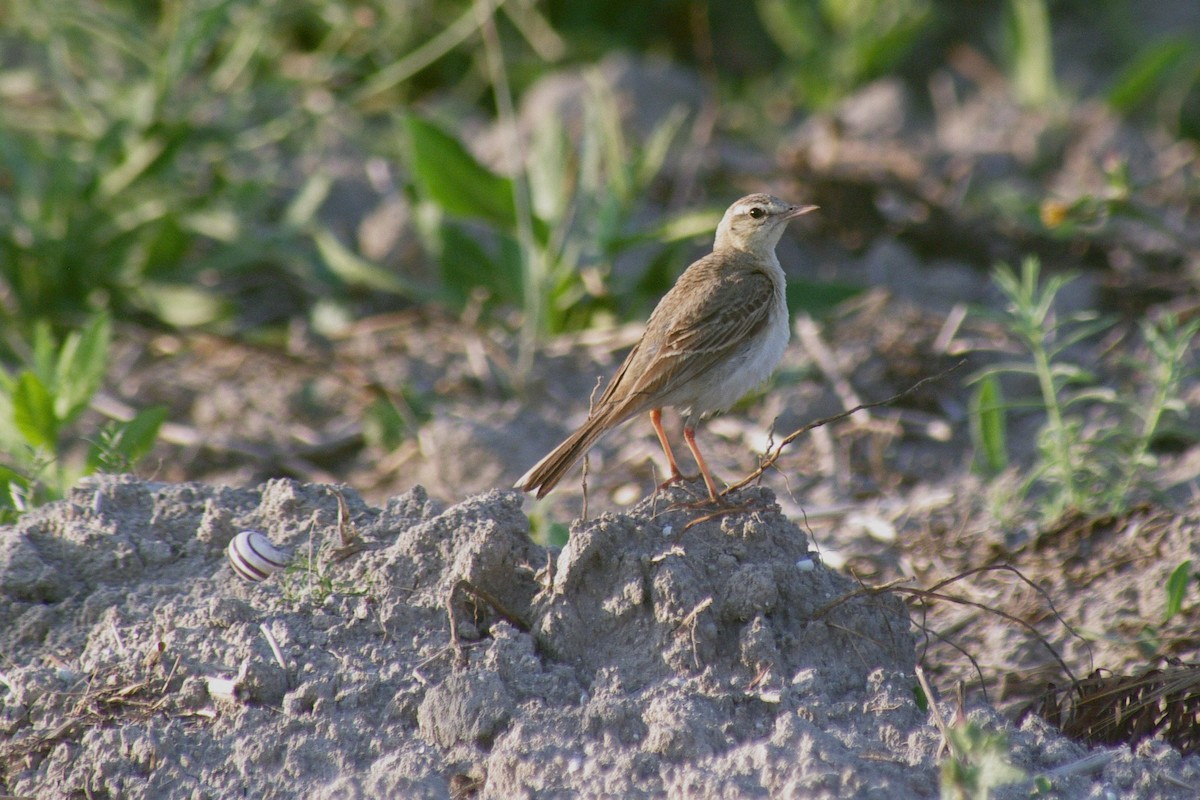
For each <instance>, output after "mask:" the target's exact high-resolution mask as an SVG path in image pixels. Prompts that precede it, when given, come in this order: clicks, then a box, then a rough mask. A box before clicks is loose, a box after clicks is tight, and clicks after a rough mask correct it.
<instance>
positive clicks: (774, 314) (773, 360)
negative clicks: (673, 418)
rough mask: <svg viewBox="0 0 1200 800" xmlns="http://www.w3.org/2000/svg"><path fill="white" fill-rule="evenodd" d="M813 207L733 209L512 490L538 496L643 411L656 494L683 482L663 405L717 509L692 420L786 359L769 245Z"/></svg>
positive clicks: (784, 315) (721, 406) (747, 204)
mask: <svg viewBox="0 0 1200 800" xmlns="http://www.w3.org/2000/svg"><path fill="white" fill-rule="evenodd" d="M816 208H817V206H811V205H792V204H789V203H787V202H784V201H783V200H780V199H779V198H777V197H774V196H772V195H769V194H761V193H760V194H750V195H747V196H745V197H743V198H741V199H740V200H738V201H736V202H735V203H734V204H733V205H731V206H730V207H729V209H728V210H727V211H726V212H725V214H724V216H723V217H722V218H721V222H720V224H719V225H718V226H717V231H716V237H715V239H714V241H713V248H712V252H711V253H709V254H708V255H706V256H704V257H703V258H701V259H699V260H697V261H695V262H693V263H692V264H691V266H689V267H688V268H687V269H686V270H684V271H683V273H682V274H681V275H680V276H679V278H678V279H677V280H676V282H675V285H674V286H672V287H671V289H670V291H668V292H667V293H666V294H665V295H663V298H662V299H661V300H660V301H659V302H658V305H657V306H656V307H655V309H654V311H653V312H652V313H651V314H650V319H649V321H648V322H647V323H646V328H645V331H644V332H643V333H642V336H641V339H640V340H639V341H638V343H637V344H636V345H634V347H633V349H632V350H631V351H630V352H629V355H628V356H627V357H626V358H625V361H624V362H623V363H622V364H621V367H620V368H619V369H618V370H617V371H616V373H615V374H614V375H613V377H612V379H611V380H609V382H608V385H607V387H606V388H605V390H604V393H603V395H602V396H601V397H600V399H599V400H598V401H597V402H595V403H594V404H593V405H592V408H591V411H590V413H589V414H588V417H587V419H586V420H585V421H584V422H583V424H582V425H580V427H579V428H578V430H576V431H575V432H574V433H572V434H571V435H570V436H569V437H567V439H566V440H565V441H563V442H562V443H561V444H560V445H558V447H556V448H554V449H553V450H552V451H550V453H549V454H548V455H546V456H545V457H544V458H542V460H541V461H539V462H537V463H536V464H534V465H533V467H531V468H530V470H529V471H528V472H526V473H525V474H524V475H522V476H521V478H520V479H519V480H518V481H517V483H516V486H515V488H517V489H520V490H522V491H525V492H534V493H536V496H537V497H538V498H539V499H540V498H542V497H545V496H546V494H548V493H549V492H550V491H551V490H552V489H553V488H554V487H555V486H556V485H557V484H558V483H559V481H561V480H562V478H563V476H564V475H565V474H566V473H567V471H568V470H570V469H571V467H572V466H574V464H575V462H577V461H578V460H579V459H580V458H582V457H583V455H584V454H585V453H586V452H587V451H588V450H589V449H590V448H591V447H592V445H594V444H595V443H596V441H597V440H598V439H599V438H600V437H601V436H603V435H604V434H605V433H607V432H608V431H610V430H612V429H613V428H615V427H617V426H618V425H621V424H622V423H624V422H626V421H628V420H629V419H631V418H633V417H635V416H637V415H639V414H643V413H646V412H649V415H650V423H651V425H653V426H654V432H655V434H656V435H657V436H658V441H659V444H660V445H661V446H662V449H663V453H664V454H665V455H666V458H667V464H668V466H669V468H670V471H671V476H670V478H669V479H668V480H666V481H665V482H663V483H662V484H661V485H660V486H659V489H662V488H665V487H667V486H669V485H671V484H673V483H676V482H678V481H680V480H683V479H684V475H683V473H682V472H681V471H680V469H679V464H678V462H677V461H676V460H675V454H674V453H673V452H672V451H671V444H670V442H669V441H668V439H667V435H666V432H665V431H664V430H663V425H662V410H663V408H675V409H677V410H678V411H679V412H680V414H681V415H682V417H683V439H684V442H685V443H686V444H687V447H688V449H689V450H690V451H691V453H692V457H693V458H694V459H695V461H696V466H697V467H699V468H700V474H701V475H702V476H703V477H704V484H705V488H707V489H708V495H709V499H710V500H711V501H712V503H713V504H714V505H722V504H723V503H722V500H721V498H720V493H719V492H718V491H717V486H716V483H715V482H714V480H713V477H712V473H711V472H710V470H709V468H708V464H707V463H706V462H705V460H704V456H703V455H702V454H701V453H700V448H699V447H698V446H697V444H696V424H697V423H698V422H700V421H701V420H702V419H704V418H705V417H707V416H709V415H710V414H713V413H716V412H720V411H724V410H726V409H728V408H729V407H730V406H732V405H733V404H734V403H735V402H737V401H738V400H739V399H741V398H742V397H744V396H745V395H746V394H747V393H748V392H750V391H751V390H752V389H754V388H755V387H756V386H758V385H760V384H762V383H763V382H765V381H766V379H767V378H768V377H770V375H771V373H772V372H774V371H775V367H776V366H777V365H778V364H779V360H780V359H781V358H782V357H783V353H784V350H785V349H786V348H787V343H788V338H789V335H790V333H791V325H790V324H789V322H788V310H787V302H786V299H785V289H786V279H785V277H784V274H783V268H782V267H781V266H780V264H779V258H778V256H776V255H775V246H776V245H777V244H778V243H779V239H780V237H781V236H782V235H783V230H784V228H786V227H787V223H788V221H789V220H792V219H795V218H796V217H799V216H800V215H802V214H807V213H809V212H810V211H814V210H816Z"/></svg>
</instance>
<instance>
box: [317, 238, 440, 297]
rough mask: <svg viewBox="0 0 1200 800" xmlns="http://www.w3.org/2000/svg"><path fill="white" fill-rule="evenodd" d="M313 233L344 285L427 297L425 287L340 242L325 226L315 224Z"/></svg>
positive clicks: (320, 249) (330, 269)
mask: <svg viewBox="0 0 1200 800" xmlns="http://www.w3.org/2000/svg"><path fill="white" fill-rule="evenodd" d="M312 237H313V241H314V242H315V243H316V245H317V250H318V251H319V252H320V253H321V257H322V258H323V259H324V260H325V266H327V267H328V268H329V271H330V272H332V273H333V274H334V275H336V276H337V277H338V278H340V279H341V280H342V281H343V282H344V283H345V284H346V285H347V286H356V287H362V288H367V289H376V290H378V291H381V292H391V293H392V294H398V295H401V296H404V297H411V298H414V299H418V300H424V299H428V296H429V294H430V293H429V292H428V291H427V290H425V289H422V288H421V287H420V286H418V285H417V284H415V283H413V282H412V281H408V280H405V279H404V278H402V277H401V276H400V275H397V274H396V273H395V272H392V271H391V270H387V269H384V268H383V267H380V266H378V265H377V264H374V263H373V262H371V261H368V260H367V259H365V258H363V257H362V256H360V255H358V254H357V253H355V252H354V251H353V250H351V249H350V248H349V247H346V245H344V244H342V242H341V241H340V240H339V239H338V238H337V237H336V236H334V235H333V233H332V232H331V231H330V230H329V229H328V228H325V227H318V228H316V229H315V230H314V231H313V234H312Z"/></svg>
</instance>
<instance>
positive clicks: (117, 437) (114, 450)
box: [86, 406, 167, 475]
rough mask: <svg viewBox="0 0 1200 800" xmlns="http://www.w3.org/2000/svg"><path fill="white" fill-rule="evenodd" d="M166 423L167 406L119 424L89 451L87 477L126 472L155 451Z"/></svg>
mask: <svg viewBox="0 0 1200 800" xmlns="http://www.w3.org/2000/svg"><path fill="white" fill-rule="evenodd" d="M166 420H167V407H166V406H152V407H150V408H146V409H142V410H141V411H139V412H138V413H137V415H136V416H134V418H133V419H131V420H128V421H126V422H119V423H116V424H115V425H113V426H112V427H111V429H110V430H109V431H108V432H107V433H106V435H105V436H103V437H102V438H101V439H100V440H99V441H96V442H93V443H92V446H91V447H90V448H88V455H87V462H86V463H87V466H86V474H89V475H90V474H91V473H93V472H95V471H96V470H113V469H116V470H125V469H128V468H130V467H132V466H133V465H134V464H136V463H137V462H138V461H140V460H142V459H143V458H145V456H146V454H147V453H149V452H150V451H151V450H152V449H153V448H154V443H155V441H156V440H157V439H158V431H159V428H161V427H162V424H163V423H164V422H166Z"/></svg>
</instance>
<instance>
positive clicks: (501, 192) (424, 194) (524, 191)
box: [404, 80, 719, 338]
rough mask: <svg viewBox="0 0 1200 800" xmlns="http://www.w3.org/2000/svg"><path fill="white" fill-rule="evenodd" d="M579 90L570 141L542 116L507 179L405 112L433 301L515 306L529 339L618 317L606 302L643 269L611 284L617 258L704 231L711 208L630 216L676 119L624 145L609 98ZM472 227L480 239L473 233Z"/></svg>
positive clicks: (639, 279)
mask: <svg viewBox="0 0 1200 800" xmlns="http://www.w3.org/2000/svg"><path fill="white" fill-rule="evenodd" d="M591 87H592V90H591V92H590V93H589V95H588V98H587V100H586V102H585V104H584V108H585V121H584V124H583V126H582V127H583V130H584V134H583V136H582V137H581V138H580V140H579V141H578V143H577V144H572V143H571V141H570V139H569V137H568V136H567V134H566V132H565V130H564V129H563V127H562V123H561V122H560V121H559V120H557V119H549V118H547V119H544V120H542V121H541V123H540V124H539V126H538V127H537V129H536V131H535V132H534V135H533V137H532V143H531V152H530V154H529V158H528V159H527V163H526V164H525V165H523V166H522V167H521V168H520V170H519V173H518V175H517V176H516V177H514V178H510V177H507V176H503V175H500V174H498V173H496V172H494V171H493V170H490V169H488V168H487V167H485V166H484V165H482V164H480V163H479V161H478V160H476V159H475V158H474V157H473V156H472V155H471V154H470V153H469V152H468V151H467V149H466V148H465V147H464V146H463V145H462V144H461V143H460V142H459V141H458V139H457V138H455V137H454V136H453V135H451V134H450V133H448V132H447V131H445V130H444V129H442V128H441V127H440V126H438V125H437V124H435V123H433V122H431V121H429V120H427V119H423V118H421V117H418V116H415V115H409V116H407V117H406V118H405V121H404V126H405V134H406V138H407V145H408V165H409V168H410V170H411V172H412V180H413V186H414V188H415V190H416V194H417V196H418V198H419V199H420V201H421V212H420V214H419V216H420V219H421V222H422V225H421V231H422V236H423V240H424V242H425V246H426V248H427V250H428V251H429V252H430V253H431V254H433V255H434V257H435V258H436V259H437V262H438V264H439V267H440V270H441V279H442V286H443V290H442V299H444V300H446V301H448V302H451V303H454V304H459V305H461V304H463V303H465V302H466V300H467V298H469V297H471V296H473V295H474V294H475V293H477V292H480V291H482V292H483V293H484V294H485V295H486V297H488V298H489V299H490V300H491V301H492V302H493V303H501V304H509V305H517V306H519V307H520V308H521V309H522V311H523V320H524V322H523V324H524V325H525V327H526V330H527V333H528V334H529V335H530V338H532V337H533V336H534V335H542V334H545V333H556V332H561V331H564V330H572V329H579V328H583V327H586V326H588V325H590V324H592V322H593V321H594V320H595V319H596V318H597V316H599V315H602V314H608V315H614V314H615V315H617V316H623V314H621V310H620V309H619V308H618V304H619V301H618V299H617V298H620V297H628V296H630V295H631V294H632V295H633V296H634V297H635V298H636V297H637V296H638V294H639V292H638V290H639V288H641V287H643V286H645V284H644V282H643V281H644V279H645V277H646V276H645V275H636V276H632V277H630V278H629V279H627V283H626V285H625V286H624V287H620V286H618V287H617V288H616V291H612V290H611V288H610V286H609V281H608V277H609V275H610V270H611V266H612V263H613V261H614V260H615V259H616V258H618V257H619V256H620V255H621V254H623V253H625V252H627V251H630V250H632V249H634V248H639V247H646V246H657V247H660V248H662V249H661V250H660V255H661V253H663V252H669V251H670V249H671V248H672V247H673V246H675V245H678V244H679V243H681V242H685V241H687V240H688V239H690V238H692V237H695V236H697V235H711V233H712V231H713V230H714V229H715V227H716V223H717V221H718V219H719V215H718V214H716V213H715V212H710V211H706V212H701V213H696V212H690V213H684V214H678V215H673V216H669V217H668V218H666V219H664V220H661V221H659V222H657V223H655V224H651V225H646V224H639V223H638V219H639V216H640V215H641V214H643V213H644V212H645V206H644V200H643V197H644V196H645V194H646V193H647V192H648V189H649V186H650V183H651V182H652V181H653V180H654V178H655V177H656V176H657V174H658V173H659V171H660V169H661V168H662V165H663V163H664V162H665V160H666V157H667V153H668V151H669V148H670V144H671V142H672V141H673V140H674V138H675V137H676V135H677V133H678V131H679V129H680V126H681V124H682V121H683V118H682V114H681V113H675V114H670V115H668V116H667V118H666V119H665V120H664V122H663V123H662V124H661V125H660V126H659V128H658V129H657V130H656V132H655V133H654V134H653V135H652V136H651V137H650V138H649V139H648V140H647V142H646V143H645V145H644V146H642V147H632V146H630V144H629V142H628V141H627V139H626V137H625V134H624V132H623V131H622V129H621V126H620V125H619V123H618V122H617V120H618V119H619V114H618V113H617V109H616V106H615V101H614V99H613V98H612V96H611V93H610V92H609V91H608V89H607V88H606V87H605V86H603V85H602V83H601V82H600V81H598V80H593V81H591ZM523 219H527V222H525V221H523ZM480 224H482V225H483V226H484V227H485V228H486V230H487V231H488V233H489V236H488V237H486V239H481V238H480V237H479V236H478V235H477V231H478V226H479V225H480ZM489 239H490V242H489V241H487V240H489ZM651 268H652V269H653V265H652V267H651ZM654 288H656V289H657V287H654ZM635 302H636V300H635ZM628 311H629V310H628V309H626V310H625V313H628Z"/></svg>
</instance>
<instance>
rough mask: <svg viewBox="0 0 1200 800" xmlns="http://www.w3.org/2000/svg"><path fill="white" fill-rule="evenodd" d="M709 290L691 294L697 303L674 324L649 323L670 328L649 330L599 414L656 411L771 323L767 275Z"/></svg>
mask: <svg viewBox="0 0 1200 800" xmlns="http://www.w3.org/2000/svg"><path fill="white" fill-rule="evenodd" d="M706 288H708V289H709V290H708V291H706V292H703V293H702V294H695V293H693V294H692V295H691V298H692V299H693V302H690V303H689V304H688V306H687V307H685V308H682V309H680V312H679V313H677V314H675V315H674V316H673V318H672V319H669V320H663V321H661V322H660V321H659V320H656V319H653V318H652V319H651V323H650V324H651V326H653V325H655V324H666V325H668V326H669V327H668V328H667V329H666V330H665V331H664V332H661V333H659V332H657V331H654V330H652V328H649V327H648V328H647V331H646V334H645V335H644V336H643V338H642V341H641V342H639V343H638V345H637V347H636V348H635V349H634V350H633V351H632V352H630V354H629V356H628V357H627V358H626V359H625V363H623V364H622V365H621V369H620V370H618V372H617V374H616V375H615V376H613V380H612V382H611V383H610V384H609V386H608V388H607V389H606V390H605V392H604V395H603V397H602V398H601V400H600V402H599V403H597V404H596V409H597V412H608V413H612V414H613V416H615V417H619V418H621V419H627V418H629V417H631V416H633V415H635V414H638V413H640V412H641V411H644V410H647V409H649V408H652V407H654V405H655V402H656V400H657V401H658V402H661V400H660V398H664V397H666V396H668V395H670V393H671V392H673V391H675V390H676V389H678V388H679V387H681V386H684V385H686V384H687V383H688V382H689V381H691V380H693V379H695V378H696V377H697V376H699V375H702V374H703V373H704V372H706V371H707V370H709V369H711V368H712V366H713V365H714V364H717V363H720V362H721V361H722V360H723V359H725V358H726V357H728V356H729V355H730V354H731V353H732V352H733V351H734V350H736V349H737V348H738V347H740V346H742V344H743V343H744V342H745V341H746V340H747V339H748V338H750V337H753V336H755V335H756V334H757V333H758V332H759V331H761V330H762V329H763V327H764V326H765V325H766V324H767V320H768V319H769V317H770V311H771V302H772V300H773V298H774V291H775V288H774V284H772V282H771V279H770V278H769V277H768V276H767V275H765V274H763V273H761V272H758V271H744V272H737V273H733V274H731V275H728V276H723V277H722V278H721V279H720V280H718V281H713V282H711V283H709V284H708V285H707V287H706ZM648 342H649V343H654V342H657V343H658V346H657V347H654V346H653V345H652V344H651V345H648ZM747 388H749V387H747ZM610 406H611V410H610V408H609V407H610ZM617 408H619V409H620V411H617Z"/></svg>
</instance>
